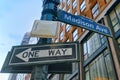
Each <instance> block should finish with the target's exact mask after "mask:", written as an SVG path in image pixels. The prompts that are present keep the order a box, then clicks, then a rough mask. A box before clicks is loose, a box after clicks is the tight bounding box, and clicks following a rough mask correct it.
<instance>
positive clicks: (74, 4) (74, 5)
mask: <svg viewBox="0 0 120 80" xmlns="http://www.w3.org/2000/svg"><path fill="white" fill-rule="evenodd" d="M72 6H73V9H74V8H75V7H76V6H77V1H76V0H74V2H73V5H72Z"/></svg>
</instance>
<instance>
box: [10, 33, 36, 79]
mask: <svg viewBox="0 0 120 80" xmlns="http://www.w3.org/2000/svg"><path fill="white" fill-rule="evenodd" d="M37 42H38V39H37V38H36V37H30V33H29V32H26V33H25V35H24V36H23V39H22V41H21V45H28V44H36V43H37ZM30 77H31V74H20V73H18V74H17V73H16V74H10V76H9V79H8V80H30Z"/></svg>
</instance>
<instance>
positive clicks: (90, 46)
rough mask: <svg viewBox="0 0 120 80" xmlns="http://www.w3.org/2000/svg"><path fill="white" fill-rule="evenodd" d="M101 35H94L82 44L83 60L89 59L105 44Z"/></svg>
mask: <svg viewBox="0 0 120 80" xmlns="http://www.w3.org/2000/svg"><path fill="white" fill-rule="evenodd" d="M105 41H106V40H105V37H104V36H103V35H100V34H97V33H94V34H92V35H91V36H90V38H88V39H87V40H86V41H85V42H84V43H83V52H84V60H86V59H87V58H88V57H90V56H91V55H92V54H93V53H94V52H95V51H96V50H97V49H98V48H99V47H100V46H101V45H102V44H104V43H105Z"/></svg>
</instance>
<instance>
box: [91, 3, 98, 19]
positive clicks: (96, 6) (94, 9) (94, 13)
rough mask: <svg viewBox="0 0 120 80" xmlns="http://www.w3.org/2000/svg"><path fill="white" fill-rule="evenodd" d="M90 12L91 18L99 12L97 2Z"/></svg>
mask: <svg viewBox="0 0 120 80" xmlns="http://www.w3.org/2000/svg"><path fill="white" fill-rule="evenodd" d="M92 14H93V18H95V17H96V16H97V15H98V14H99V7H98V4H95V6H94V7H93V8H92Z"/></svg>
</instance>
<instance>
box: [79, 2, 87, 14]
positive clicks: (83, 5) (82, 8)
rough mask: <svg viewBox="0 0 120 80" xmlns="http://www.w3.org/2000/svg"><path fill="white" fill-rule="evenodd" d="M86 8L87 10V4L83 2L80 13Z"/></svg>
mask: <svg viewBox="0 0 120 80" xmlns="http://www.w3.org/2000/svg"><path fill="white" fill-rule="evenodd" d="M85 8H86V4H85V1H83V2H82V4H81V5H80V11H81V12H82V11H83V10H84V9H85Z"/></svg>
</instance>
